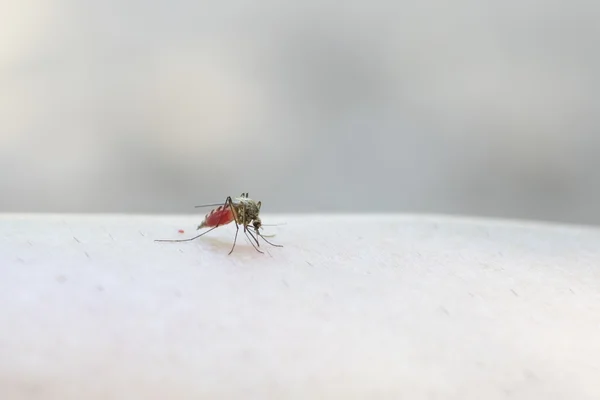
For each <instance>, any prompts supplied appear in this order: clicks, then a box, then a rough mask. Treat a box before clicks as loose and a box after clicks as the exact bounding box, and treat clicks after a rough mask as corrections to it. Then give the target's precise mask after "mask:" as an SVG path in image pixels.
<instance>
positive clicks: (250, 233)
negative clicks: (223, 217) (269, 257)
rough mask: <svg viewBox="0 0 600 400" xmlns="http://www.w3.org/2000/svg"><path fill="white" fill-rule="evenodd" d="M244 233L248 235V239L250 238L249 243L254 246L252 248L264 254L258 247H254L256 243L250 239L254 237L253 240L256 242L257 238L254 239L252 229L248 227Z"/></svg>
mask: <svg viewBox="0 0 600 400" xmlns="http://www.w3.org/2000/svg"><path fill="white" fill-rule="evenodd" d="M244 233H245V234H246V236H247V237H248V239H251V240H250V244H251V245H252V247H254V249H255V250H256V251H258V252H259V253H261V254H265V253H264V252H262V251H260V250H259V249H258V247H256V245H255V244H254V242H253V241H252V239H254V240H255V241H256V243H258V240H256V238H255V237H254V235H253V234H252V231H251V230H250V229H248V230H246V232H244Z"/></svg>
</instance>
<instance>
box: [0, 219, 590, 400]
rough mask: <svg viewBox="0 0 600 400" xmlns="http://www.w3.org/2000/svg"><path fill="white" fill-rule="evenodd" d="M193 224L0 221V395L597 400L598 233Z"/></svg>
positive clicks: (369, 224)
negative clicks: (259, 230) (261, 232)
mask: <svg viewBox="0 0 600 400" xmlns="http://www.w3.org/2000/svg"><path fill="white" fill-rule="evenodd" d="M196 218H197V215H189V216H181V215H177V216H173V215H170V216H145V215H135V216H123V215H117V216H112V215H94V216H88V215H4V216H2V215H0V326H2V329H0V355H1V356H0V393H2V398H3V399H11V400H13V399H16V400H25V399H27V400H29V399H45V400H55V399H57V400H58V399H60V400H71V399H90V400H100V399H117V398H119V399H120V398H126V399H150V400H154V399H156V400H158V399H267V400H270V399H338V398H340V399H401V398H410V399H452V400H454V399H457V400H458V399H461V400H464V399H466V400H481V399H491V400H497V399H511V400H514V399H517V400H525V399H527V400H538V399H539V400H559V399H578V400H580V399H583V400H587V399H590V400H591V399H598V398H600V385H598V371H599V370H600V341H599V340H598V327H599V326H600V301H599V299H598V293H600V272H599V269H598V265H600V246H598V243H600V229H593V228H584V227H569V226H558V225H544V224H532V223H525V222H508V221H498V220H479V219H464V218H447V217H440V216H411V215H408V216H402V215H377V216H374V215H336V216H331V215H279V216H273V215H268V214H264V215H262V219H263V220H264V222H265V233H267V234H276V238H277V242H278V243H281V244H283V245H284V246H285V247H283V248H274V247H271V246H264V247H261V249H262V250H263V251H264V253H265V254H260V253H258V252H256V251H255V250H254V248H253V247H252V245H251V240H250V239H248V238H247V237H246V236H242V235H240V240H239V243H238V246H237V247H236V251H235V252H234V253H232V254H231V255H227V254H228V251H229V249H230V248H231V244H232V240H233V238H234V235H235V232H236V229H235V227H234V226H232V225H229V226H226V227H222V228H219V229H215V230H214V231H212V232H211V233H210V234H207V235H205V236H203V237H201V238H198V240H195V241H192V242H182V243H156V242H154V240H153V239H154V238H157V237H161V236H163V235H165V232H172V233H173V235H176V236H177V235H178V234H177V233H176V232H177V229H179V228H184V229H185V230H186V231H188V230H193V229H194V227H195V225H196ZM272 225H277V226H272ZM240 230H241V229H240Z"/></svg>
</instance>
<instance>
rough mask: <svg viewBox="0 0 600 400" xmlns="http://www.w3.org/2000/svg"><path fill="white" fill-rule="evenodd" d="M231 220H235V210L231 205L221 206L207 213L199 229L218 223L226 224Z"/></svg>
mask: <svg viewBox="0 0 600 400" xmlns="http://www.w3.org/2000/svg"><path fill="white" fill-rule="evenodd" d="M231 221H233V212H232V211H231V209H230V208H229V207H223V206H221V207H218V208H215V209H214V210H212V211H211V212H210V213H208V214H206V217H204V221H202V224H201V225H200V226H199V227H198V229H200V228H212V227H213V226H217V225H219V226H221V225H226V224H228V223H230V222H231Z"/></svg>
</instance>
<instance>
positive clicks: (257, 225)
mask: <svg viewBox="0 0 600 400" xmlns="http://www.w3.org/2000/svg"><path fill="white" fill-rule="evenodd" d="M252 225H253V226H254V230H255V231H256V233H258V230H259V229H260V228H261V226H262V222H261V220H260V218H258V217H256V218H254V221H252Z"/></svg>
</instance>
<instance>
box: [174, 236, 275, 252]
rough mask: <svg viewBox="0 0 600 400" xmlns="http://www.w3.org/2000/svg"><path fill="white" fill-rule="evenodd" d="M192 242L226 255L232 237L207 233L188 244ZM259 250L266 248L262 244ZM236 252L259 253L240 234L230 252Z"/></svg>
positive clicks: (198, 246)
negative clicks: (214, 235)
mask: <svg viewBox="0 0 600 400" xmlns="http://www.w3.org/2000/svg"><path fill="white" fill-rule="evenodd" d="M194 242H197V243H196V245H197V248H203V249H205V250H206V251H212V252H217V253H221V252H222V253H224V254H225V255H227V254H228V253H229V251H230V250H231V247H233V237H231V238H230V239H227V238H225V237H209V236H208V235H207V236H206V237H202V238H198V239H196V240H193V241H191V242H189V243H188V244H191V243H194ZM179 244H180V245H182V244H184V243H179ZM261 244H262V243H261ZM260 250H261V251H265V250H266V249H263V246H261V247H260ZM238 252H239V253H244V254H250V253H256V254H258V255H261V254H260V253H259V252H257V251H256V249H255V248H254V247H253V246H252V243H250V241H249V240H248V238H246V237H243V236H241V235H238V238H237V242H236V244H235V249H233V253H231V255H234V254H235V253H238Z"/></svg>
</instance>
